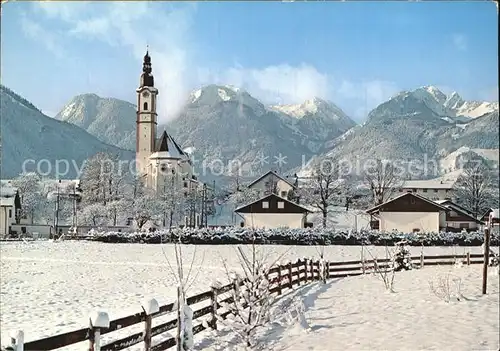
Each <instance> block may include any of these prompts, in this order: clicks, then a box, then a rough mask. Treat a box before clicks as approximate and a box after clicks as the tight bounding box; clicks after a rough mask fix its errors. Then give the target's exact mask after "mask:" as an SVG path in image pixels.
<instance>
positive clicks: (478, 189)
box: [454, 164, 494, 217]
mask: <svg viewBox="0 0 500 351" xmlns="http://www.w3.org/2000/svg"><path fill="white" fill-rule="evenodd" d="M493 186H494V183H493V177H492V176H491V172H490V170H489V169H488V168H487V167H486V166H485V165H482V164H479V165H476V166H473V167H467V168H465V169H464V171H463V173H462V174H461V175H460V176H459V177H458V179H457V182H456V183H455V189H454V190H455V194H456V197H457V201H458V202H459V203H461V204H462V205H464V206H465V207H466V208H468V209H469V210H471V211H472V213H473V214H474V216H475V217H478V216H479V215H480V214H481V211H482V210H484V209H485V208H487V207H489V206H490V205H491V204H492V202H493V199H494V195H493Z"/></svg>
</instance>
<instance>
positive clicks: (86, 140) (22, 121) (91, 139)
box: [0, 86, 134, 179]
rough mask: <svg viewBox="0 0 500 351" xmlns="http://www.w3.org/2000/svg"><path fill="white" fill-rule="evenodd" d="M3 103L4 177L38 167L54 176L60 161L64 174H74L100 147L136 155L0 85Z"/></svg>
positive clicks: (126, 157)
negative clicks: (52, 114)
mask: <svg viewBox="0 0 500 351" xmlns="http://www.w3.org/2000/svg"><path fill="white" fill-rule="evenodd" d="M0 103H1V106H0V110H1V114H2V118H1V121H0V123H1V130H2V149H1V159H2V169H1V177H2V178H4V179H5V178H12V177H15V176H17V175H18V174H19V173H21V172H22V171H23V170H25V171H34V170H37V171H39V173H47V175H50V176H53V177H54V176H56V174H55V173H56V171H57V168H56V167H57V164H58V162H59V165H60V166H61V165H64V168H63V169H61V168H62V167H60V168H59V176H60V177H61V178H75V177H77V175H78V168H80V167H81V166H83V163H84V161H85V160H86V159H87V158H88V157H90V156H92V155H93V154H95V153H98V152H101V151H104V152H109V153H113V154H116V155H117V156H119V157H120V158H121V159H123V160H132V159H133V157H134V155H133V153H132V152H130V151H126V150H123V149H120V148H117V147H116V146H113V145H109V144H106V143H104V142H102V141H100V140H98V139H97V138H96V137H95V136H93V135H91V134H90V133H88V132H87V131H85V130H84V129H82V128H79V127H77V126H75V125H74V124H71V123H68V122H64V121H59V120H56V119H54V118H51V117H48V116H46V115H44V114H43V113H42V112H41V110H40V109H38V108H37V107H36V106H34V105H33V104H31V103H30V102H28V101H27V100H26V99H24V98H23V97H21V96H20V95H18V94H16V93H15V92H13V91H12V90H10V89H9V88H7V87H4V86H0ZM66 162H67V164H68V166H69V167H68V169H67V170H66V165H65V164H66ZM23 167H24V169H23ZM37 167H38V168H39V169H37ZM49 171H50V172H49Z"/></svg>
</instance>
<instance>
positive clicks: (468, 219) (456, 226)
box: [435, 200, 484, 232]
mask: <svg viewBox="0 0 500 351" xmlns="http://www.w3.org/2000/svg"><path fill="white" fill-rule="evenodd" d="M435 202H436V203H438V204H440V205H442V206H445V207H447V208H448V209H449V211H448V212H446V227H445V228H444V230H446V231H447V232H459V231H462V230H466V231H476V230H480V229H481V227H482V225H484V221H482V220H480V219H477V218H476V217H474V215H473V214H472V213H471V212H470V211H469V210H467V209H466V208H464V207H462V206H460V205H458V204H456V203H454V202H453V201H451V200H437V201H435Z"/></svg>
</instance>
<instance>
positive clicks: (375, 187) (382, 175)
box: [363, 159, 403, 206]
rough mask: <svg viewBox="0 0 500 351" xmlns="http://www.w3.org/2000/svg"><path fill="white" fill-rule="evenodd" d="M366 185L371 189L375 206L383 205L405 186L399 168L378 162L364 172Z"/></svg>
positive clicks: (381, 161) (383, 161)
mask: <svg viewBox="0 0 500 351" xmlns="http://www.w3.org/2000/svg"><path fill="white" fill-rule="evenodd" d="M363 178H364V181H365V184H366V185H367V186H368V187H369V188H370V191H371V195H372V201H373V205H374V206H377V205H380V204H383V203H384V202H386V201H387V200H389V199H390V198H391V196H392V195H393V194H394V192H395V191H396V190H397V189H399V188H400V187H401V186H402V185H403V180H402V177H401V175H400V174H398V171H397V168H396V167H395V166H394V165H393V164H392V163H391V162H388V161H385V160H378V159H377V160H376V162H375V164H374V165H372V166H371V167H368V169H365V170H364V174H363Z"/></svg>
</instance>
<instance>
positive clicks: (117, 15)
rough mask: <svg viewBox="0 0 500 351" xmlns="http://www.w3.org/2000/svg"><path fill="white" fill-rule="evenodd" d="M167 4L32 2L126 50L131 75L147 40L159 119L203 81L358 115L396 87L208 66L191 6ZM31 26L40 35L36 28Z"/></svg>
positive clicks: (309, 70) (86, 34)
mask: <svg viewBox="0 0 500 351" xmlns="http://www.w3.org/2000/svg"><path fill="white" fill-rule="evenodd" d="M76 5H78V6H76ZM169 5H170V4H168V3H161V4H158V3H154V2H103V3H84V2H82V3H68V2H66V3H64V2H37V3H36V4H35V5H34V6H35V8H36V11H37V12H38V13H42V14H44V15H45V16H46V17H47V18H50V19H51V20H52V21H54V20H57V19H58V20H59V21H60V22H61V24H63V25H65V26H66V27H68V28H67V31H66V39H69V40H72V41H74V40H98V41H102V42H105V43H107V44H109V45H112V46H120V47H123V48H125V49H126V50H130V51H131V52H132V53H133V54H134V56H135V58H136V59H137V61H138V64H137V74H138V75H139V73H140V67H141V66H140V64H141V63H140V62H141V61H142V57H143V55H144V52H145V49H146V45H147V44H149V47H150V53H151V56H152V63H153V73H154V75H155V84H156V85H157V87H158V89H159V90H160V105H159V107H160V111H159V116H160V118H162V117H163V120H165V119H166V118H172V117H174V116H175V115H176V114H177V113H178V112H179V111H180V109H181V108H182V106H183V104H184V102H185V101H186V98H187V96H188V94H189V92H190V90H191V89H193V88H195V87H197V86H200V85H204V84H210V83H219V84H231V85H234V86H238V87H242V88H244V89H246V90H247V91H248V92H249V93H250V94H252V95H253V96H255V97H257V98H259V99H260V100H262V101H264V102H267V103H273V104H275V103H283V104H287V103H301V102H303V101H304V100H306V99H309V98H312V97H320V98H324V99H329V100H331V101H333V102H335V103H336V104H338V105H339V106H340V107H341V108H343V109H345V110H346V112H347V113H348V114H351V115H353V116H354V117H355V118H362V117H364V116H366V114H367V112H368V111H369V110H370V109H372V108H374V107H375V106H376V105H377V104H379V103H381V102H382V101H384V100H385V99H387V98H389V97H390V96H391V95H394V93H395V92H396V91H397V87H396V85H395V84H394V83H391V82H384V81H361V82H351V81H347V80H344V81H339V82H337V81H336V80H335V79H334V77H332V76H329V75H328V74H325V73H323V72H319V71H318V70H317V69H316V68H315V67H314V66H312V65H310V64H308V63H302V64H300V65H297V66H291V65H290V64H288V63H286V62H283V63H277V64H275V65H271V66H268V67H263V68H257V67H242V66H240V65H237V64H235V65H233V66H231V67H223V68H221V69H214V68H213V67H210V65H209V64H208V63H207V62H205V61H203V55H202V54H201V55H198V52H197V47H196V40H195V38H194V37H192V33H191V31H190V29H191V26H192V24H193V14H194V12H195V11H196V5H195V4H193V3H187V4H185V6H183V7H181V8H179V7H177V8H176V9H175V10H174V9H170V10H169V9H165V7H166V6H169ZM38 30H39V32H41V31H42V30H43V28H41V27H39V28H38ZM46 32H47V33H48V34H50V33H49V32H48V31H46ZM48 37H50V36H48ZM52 46H53V47H55V46H56V45H52ZM51 51H53V50H51ZM60 54H61V53H60ZM198 57H201V59H198ZM131 89H133V88H131Z"/></svg>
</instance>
